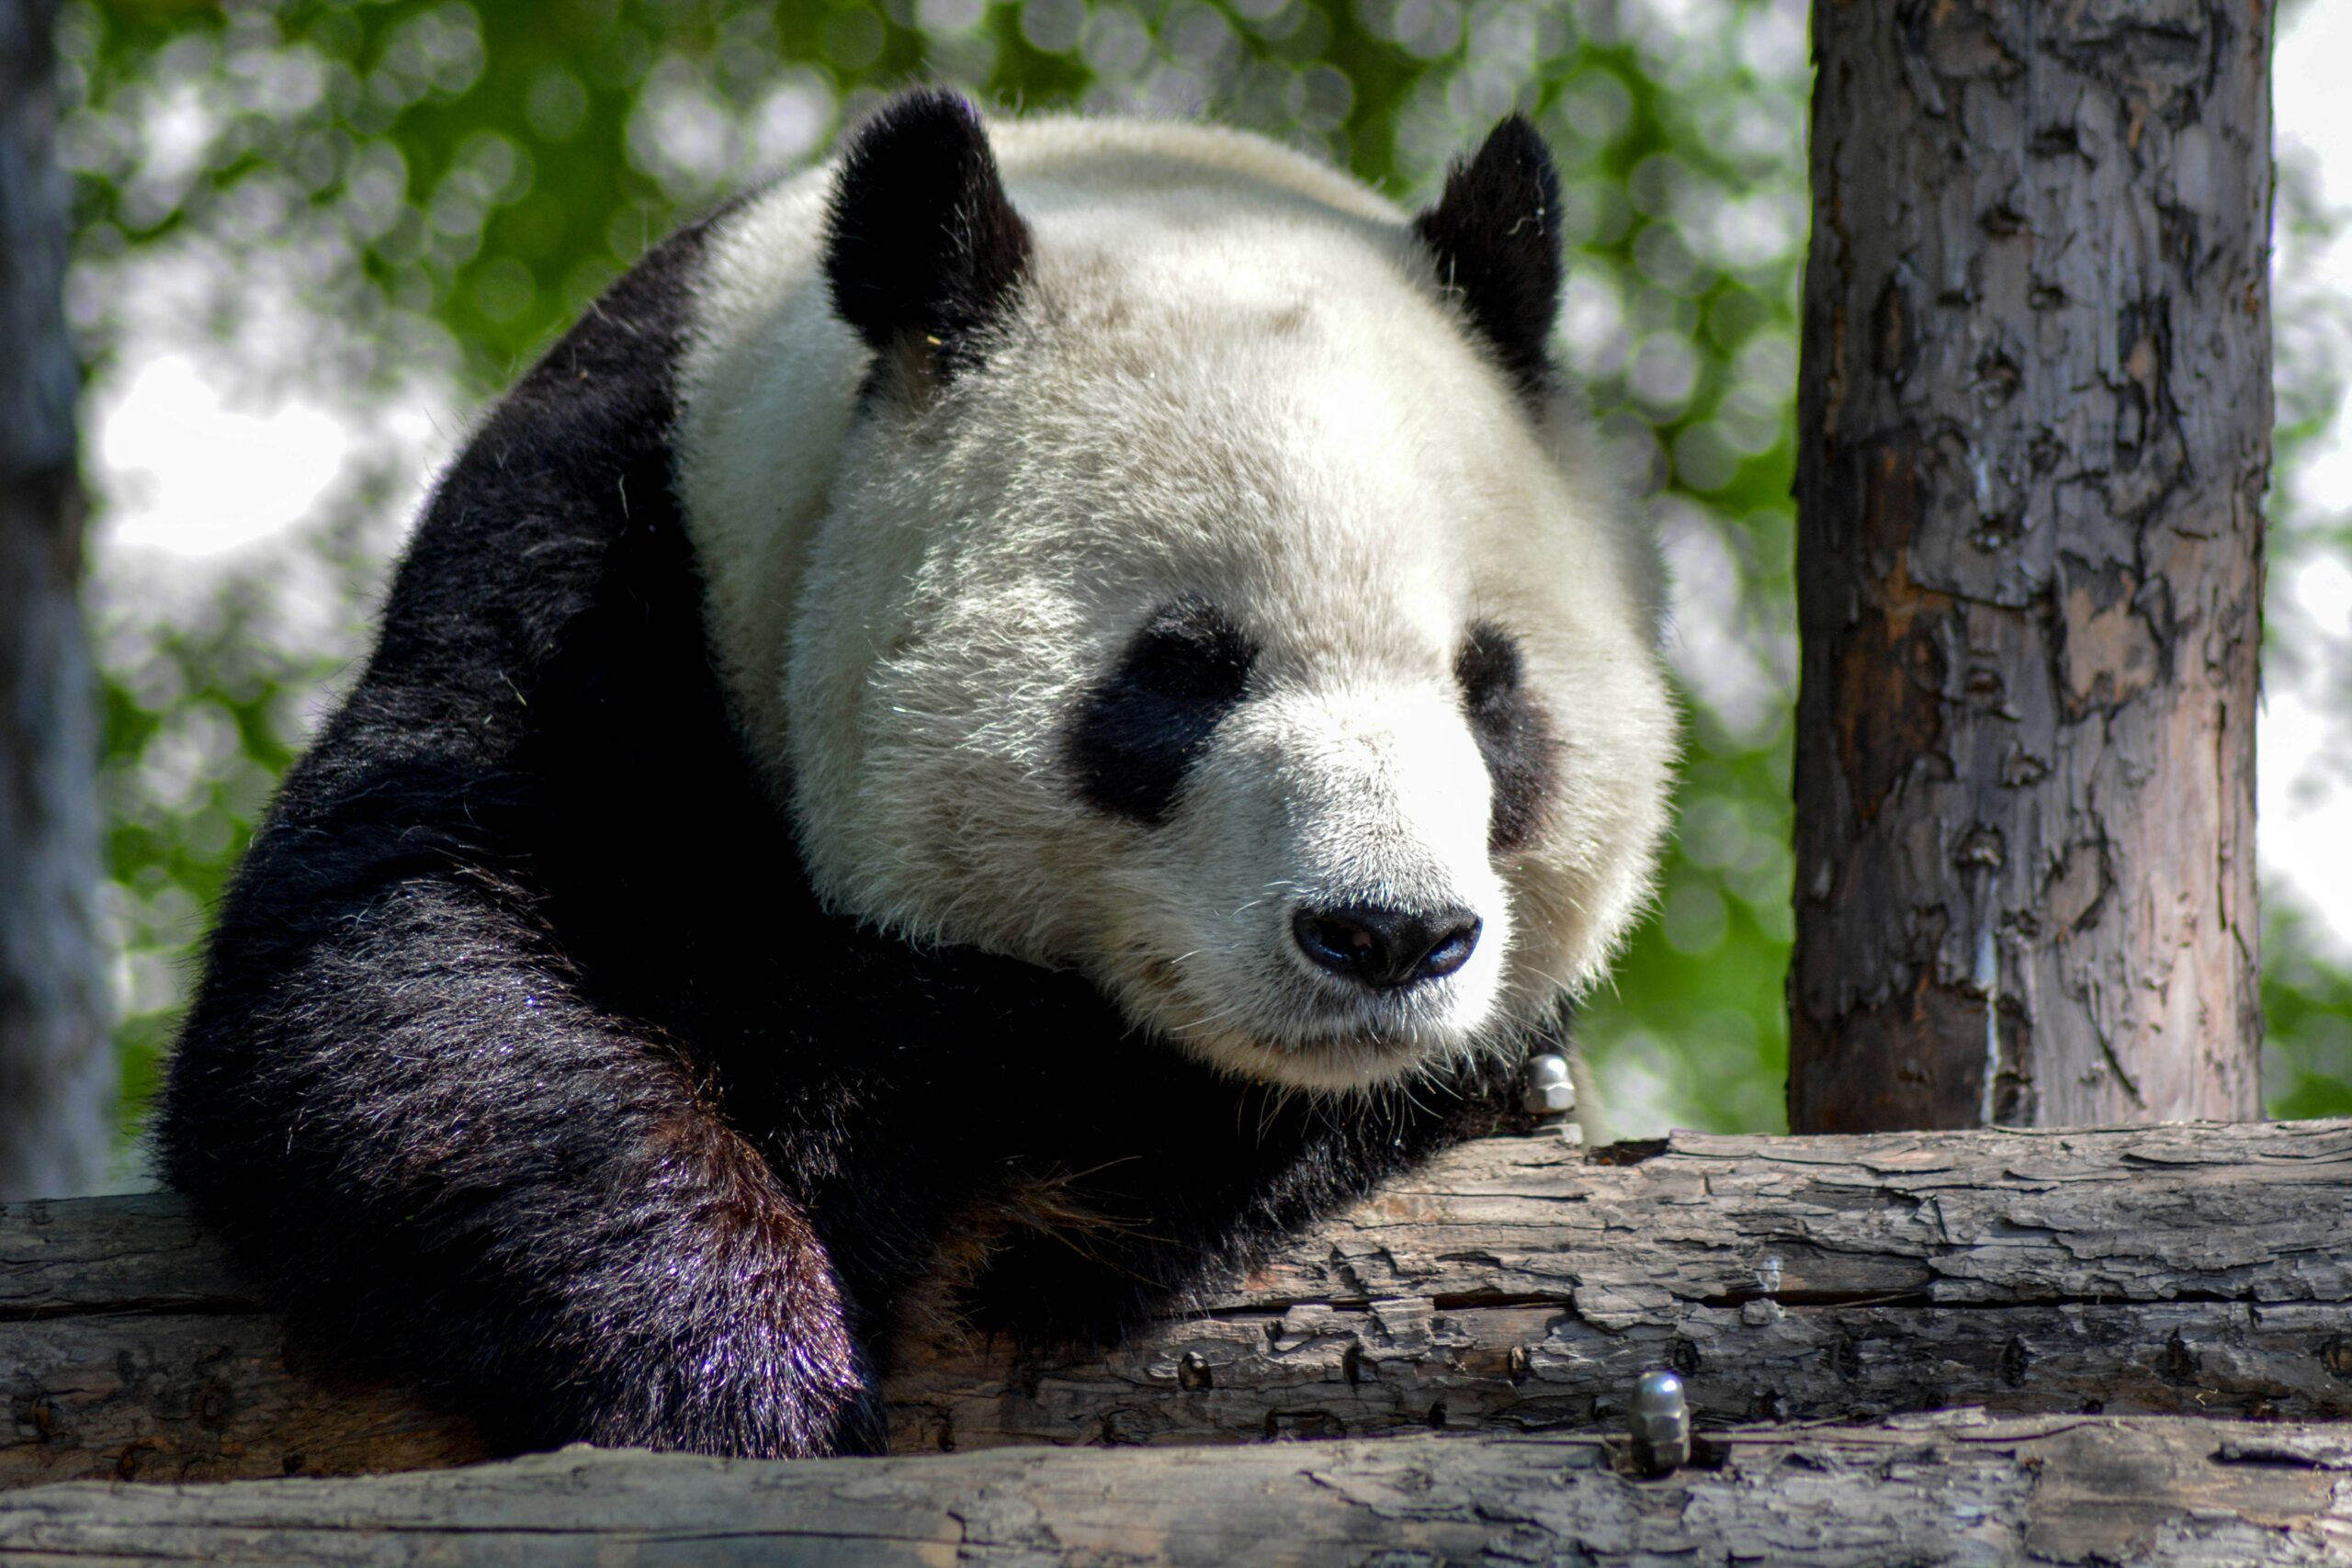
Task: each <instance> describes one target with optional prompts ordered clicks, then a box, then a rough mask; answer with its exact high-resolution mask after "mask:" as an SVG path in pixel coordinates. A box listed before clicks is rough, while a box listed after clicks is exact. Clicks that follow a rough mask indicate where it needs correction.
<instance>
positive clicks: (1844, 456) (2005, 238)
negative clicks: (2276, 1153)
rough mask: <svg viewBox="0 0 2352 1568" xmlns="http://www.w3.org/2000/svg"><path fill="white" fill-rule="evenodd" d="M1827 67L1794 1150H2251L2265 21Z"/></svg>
mask: <svg viewBox="0 0 2352 1568" xmlns="http://www.w3.org/2000/svg"><path fill="white" fill-rule="evenodd" d="M1813 27H1814V49H1815V59H1816V62H1817V67H1818V72H1817V75H1816V79H1815V93H1814V120H1813V159H1812V164H1813V186H1814V232H1813V242H1812V249H1811V252H1810V254H1809V257H1808V260H1807V263H1806V271H1805V300H1804V376H1803V385H1802V388H1801V390H1800V394H1799V416H1798V417H1799V426H1798V428H1799V444H1798V452H1799V456H1798V475H1797V494H1798V502H1799V514H1800V525H1799V532H1798V546H1797V549H1798V574H1797V575H1798V603H1799V626H1800V632H1801V635H1802V637H1803V642H1804V662H1803V686H1802V692H1801V694H1800V696H1799V698H1798V705H1797V738H1798V739H1797V754H1796V803H1797V852H1796V861H1797V894H1796V907H1797V941H1796V957H1795V962H1794V965H1793V968H1792V973H1791V976H1790V986H1789V1001H1790V1025H1791V1042H1790V1078H1789V1112H1790V1115H1789V1119H1790V1125H1791V1126H1792V1128H1793V1129H1795V1130H1796V1131H1799V1132H1865V1131H1872V1130H1886V1129H1894V1128H1899V1127H1968V1126H1979V1125H1985V1124H1987V1123H1990V1122H2006V1123H2012V1124H2029V1125H2055V1124H2062V1123H2075V1122H2144V1121H2156V1120H2162V1119H2165V1118H2174V1117H2188V1116H2207V1117H2216V1118H2223V1119H2235V1118H2246V1117H2252V1116H2257V1115H2259V1114H2260V1113H2261V1098H2260V1088H2259V1082H2258V1077H2257V1066H2258V1052H2259V1046H2260V1041H2261V1014H2260V1009H2259V1002H2258V998H2257V996H2256V891H2255V861H2254V717H2255V695H2256V684H2255V682H2256V651H2257V647H2258V644H2259V642H2260V637H2261V587H2262V552H2261V541H2262V517H2261V502H2262V492H2263V488H2264V484H2265V482H2266V479H2267V473H2268V468H2269V457H2270V338H2269V332H2270V327H2269V317H2268V282H2267V267H2268V238H2269V208H2270V98H2269V45H2270V28H2271V18H2270V14H2269V11H2268V9H2267V7H2265V6H2261V5H2259V4H2257V5H2254V6H2244V5H2235V6H2225V5H2222V4H2220V3H2219V0H2089V3H2068V4H2063V5H2062V4H2052V3H2051V0H2018V3H2017V4H1994V3H1992V0H1958V3H1956V4H1939V5H1928V4H1925V3H1923V0H1906V3H1905V4H1901V5H1883V6H1881V5H1852V4H1848V3H1845V0H1817V3H1816V5H1815V9H1814V23H1813Z"/></svg>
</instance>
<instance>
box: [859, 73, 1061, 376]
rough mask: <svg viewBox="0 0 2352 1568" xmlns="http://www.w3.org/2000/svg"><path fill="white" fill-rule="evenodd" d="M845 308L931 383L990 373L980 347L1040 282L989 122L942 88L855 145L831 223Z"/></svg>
mask: <svg viewBox="0 0 2352 1568" xmlns="http://www.w3.org/2000/svg"><path fill="white" fill-rule="evenodd" d="M825 240H826V243H825V277H826V281H827V282H828V283H829V284H830V285H831V288H832V296H833V309H834V310H835V311H837V312H838V313H839V314H840V316H841V318H842V321H847V322H848V323H849V324H850V325H851V326H853V327H854V328H856V329H857V333H858V335H859V336H860V337H862V338H864V339H865V341H866V343H867V344H869V345H870V346H872V347H873V348H875V349H876V350H877V351H882V352H885V353H888V352H892V351H896V352H898V353H900V354H903V355H908V356H909V357H910V360H911V361H913V362H914V363H915V364H916V365H917V366H919V367H921V368H922V373H923V374H925V375H933V374H935V375H938V376H941V377H952V376H954V375H955V374H956V372H957V371H958V370H962V369H965V368H968V367H971V366H972V365H975V364H977V363H978V360H979V350H978V344H979V342H980V339H981V337H982V335H983V333H984V332H985V330H986V329H987V327H988V326H989V323H991V322H992V321H997V320H998V319H999V318H1001V316H1002V315H1003V313H1004V312H1005V311H1006V310H1008V309H1009V308H1010V307H1011V306H1012V302H1013V300H1014V299H1015V298H1016V297H1017V296H1018V294H1019V292H1020V289H1021V287H1022V284H1023V280H1024V279H1025V278H1026V277H1027V276H1028V273H1029V226H1028V225H1027V224H1026V223H1023V221H1022V220H1021V215H1020V214H1019V213H1017V212H1015V211H1014V210H1013V209H1012V201H1011V200H1010V199H1009V198H1007V197H1006V196H1005V193H1004V182H1003V180H1002V178H1001V176H1000V175H998V173H997V166H996V154H995V153H994V152H990V151H989V139H988V133H987V131H985V130H982V129H981V126H980V116H979V111H978V109H976V108H974V107H972V106H971V104H970V103H969V102H968V101H967V100H966V99H965V98H963V97H961V96H958V95H956V94H955V93H951V92H949V91H947V90H946V89H944V88H938V87H932V88H924V89H922V90H920V91H916V92H911V93H908V94H905V95H903V96H899V97H897V98H894V99H892V100H891V101H890V102H889V103H888V104H886V105H884V106H883V107H882V108H881V110H880V111H879V112H878V113H876V115H875V116H874V118H872V119H870V120H867V121H866V122H865V125H864V126H863V127H861V128H860V129H859V130H858V131H857V134H856V135H855V136H854V138H853V139H852V140H851V141H850V144H849V150H848V152H847V153H846V154H844V156H843V157H842V168H841V175H840V177H839V178H838V179H837V180H836V181H835V183H834V186H833V198H832V205H831V210H830V212H829V213H828V215H827V220H826V235H825Z"/></svg>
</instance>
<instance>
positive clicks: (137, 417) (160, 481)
mask: <svg viewBox="0 0 2352 1568" xmlns="http://www.w3.org/2000/svg"><path fill="white" fill-rule="evenodd" d="M90 414H91V418H92V423H93V425H94V428H95V429H96V435H97V439H96V452H97V456H98V461H99V462H100V463H101V464H102V465H104V468H105V480H104V482H105V487H106V491H107V527H108V529H109V530H110V531H111V533H112V535H113V536H114V540H115V542H117V543H119V544H122V545H127V546H131V547H143V546H153V547H161V548H164V549H168V550H172V551H175V552H176V553H178V554H181V555H187V556H209V555H217V554H219V553H220V551H222V550H228V549H233V548H235V547H238V546H241V545H248V544H252V543H254V541H255V540H258V539H263V538H266V537H267V536H270V535H272V534H275V533H277V531H278V530H279V529H281V528H284V527H286V526H287V525H289V524H293V523H298V522H300V521H301V519H302V518H303V517H305V516H307V515H308V514H309V513H310V511H311V507H312V506H313V505H315V504H316V503H317V502H318V501H319V500H320V498H321V497H322V496H324V495H325V494H326V492H327V489H328V487H329V486H331V485H332V484H334V480H335V478H336V476H337V475H338V474H340V473H341V472H342V471H343V464H344V459H345V456H346V455H348V453H349V452H350V449H351V441H350V438H349V436H348V435H347V434H345V430H344V427H343V425H342V424H341V423H340V422H338V421H337V420H335V419H334V417H332V416H331V415H329V414H328V413H326V412H323V411H322V410H321V409H319V408H318V407H316V406H315V405H312V404H310V403H307V402H304V401H302V400H297V399H288V400H284V401H281V402H279V403H278V404H277V406H275V407H273V408H270V409H268V410H267V411H266V412H247V411H245V410H243V409H238V408H233V407H231V406H230V405H229V403H228V401H227V400H226V399H225V398H224V397H223V395H222V393H221V390H220V388H219V387H217V386H215V385H214V384H213V383H212V382H211V381H209V380H207V379H206V378H205V377H204V376H203V374H202V373H201V372H200V371H198V368H197V367H196V362H195V361H194V360H192V359H190V358H189V357H188V356H187V355H185V354H182V353H178V352H174V351H166V352H164V353H162V354H158V355H154V356H153V358H150V359H148V360H146V361H145V362H144V363H143V364H141V365H140V366H139V367H138V368H137V369H136V370H134V371H132V372H131V373H130V375H129V376H127V377H124V378H122V379H120V380H119V381H116V382H113V383H111V384H109V385H107V387H106V388H105V389H104V390H103V391H102V392H100V393H99V395H98V397H97V398H96V400H95V406H94V407H93V408H92V409H91V410H90Z"/></svg>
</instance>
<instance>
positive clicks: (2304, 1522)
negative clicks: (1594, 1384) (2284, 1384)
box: [0, 1413, 2352, 1568]
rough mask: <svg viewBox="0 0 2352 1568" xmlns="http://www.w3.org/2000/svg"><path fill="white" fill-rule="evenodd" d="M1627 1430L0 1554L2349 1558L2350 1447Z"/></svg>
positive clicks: (740, 1474) (284, 1498)
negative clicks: (1671, 1444) (1631, 1441)
mask: <svg viewBox="0 0 2352 1568" xmlns="http://www.w3.org/2000/svg"><path fill="white" fill-rule="evenodd" d="M2346 1551H2352V1441H2347V1440H2346V1436H2345V1434H2344V1433H2342V1432H2341V1431H2331V1430H2329V1429H2326V1428H2322V1427H2296V1426H2262V1427H2255V1426H2237V1427H2233V1425H2232V1424H2230V1423H2228V1422H2222V1421H2211V1420H2200V1419H2193V1418H2181V1417H2141V1418H2138V1419H2134V1420H2119V1419H2115V1418H2111V1417H2107V1418H2102V1417H2089V1418H2084V1417H2075V1418H2066V1419H2056V1420H2052V1419H2046V1418H2045V1419H2041V1420H2035V1421H2025V1422H2007V1423H1993V1422H1988V1421H1986V1420H1985V1418H1984V1417H1983V1416H1982V1415H1980V1414H1976V1413H1955V1414H1952V1415H1950V1416H1944V1417H1941V1418H1939V1419H1934V1420H1928V1421H1915V1422H1907V1423H1888V1424H1886V1425H1883V1426H1880V1427H1868V1428H1862V1429H1860V1430H1852V1429H1849V1430H1812V1431H1792V1430H1787V1429H1781V1428H1766V1429H1762V1430H1757V1429H1746V1430H1739V1431H1732V1432H1724V1433H1721V1434H1718V1435H1716V1436H1714V1437H1713V1439H1712V1440H1711V1441H1710V1442H1709V1444H1708V1445H1707V1448H1706V1451H1705V1453H1704V1454H1703V1456H1702V1468H1694V1469H1690V1470H1684V1471H1679V1472H1675V1473H1674V1474H1672V1475H1670V1476H1668V1477H1665V1478H1663V1479H1658V1480H1648V1479H1642V1478H1638V1477H1635V1476H1634V1475H1632V1474H1630V1473H1628V1472H1626V1471H1625V1470H1624V1469H1623V1455H1622V1454H1621V1453H1620V1452H1619V1450H1618V1446H1617V1445H1615V1444H1612V1443H1611V1442H1608V1441H1606V1440H1603V1439H1600V1438H1493V1437H1489V1438H1430V1437H1424V1438H1405V1439H1399V1440H1392V1441H1387V1442H1340V1443H1285V1444H1278V1445H1271V1446H1267V1447H1262V1448H1258V1449H1253V1450H1222V1451H1210V1450H1198V1449H1193V1450H1124V1451H1111V1452H1069V1451H1054V1450H1046V1451H1042V1452H1041V1451H1037V1450H1029V1451H1025V1452H1024V1451H1001V1452H997V1453H989V1454H958V1455H952V1456H939V1455H934V1456H932V1457H928V1458H911V1459H888V1460H817V1461H800V1462H789V1461H787V1462H776V1461H767V1462H732V1463H730V1462H729V1461H719V1460H705V1459H691V1458H685V1457H682V1456H665V1455H657V1454H647V1453H638V1452H629V1451H626V1450H623V1451H598V1450H587V1449H570V1450H563V1451H562V1452H560V1453H552V1454H542V1455H537V1456H535V1457H533V1458H530V1459H525V1460H518V1461H511V1462H509V1463H505V1464H500V1465H494V1466H490V1467H487V1468H483V1469H479V1470H468V1471H458V1472H442V1473H438V1474H431V1475H418V1476H372V1477H368V1478H367V1479H364V1480H357V1481H314V1480H308V1479H296V1480H280V1481H262V1482H250V1483H242V1484H237V1485H230V1486H218V1487H161V1486H157V1487H137V1488H122V1487H110V1486H94V1485H89V1484H86V1483H85V1484H78V1485H64V1486H53V1487H43V1488H41V1489H40V1490H38V1491H33V1492H26V1493H18V1494H17V1495H15V1496H13V1497H11V1498H10V1499H9V1502H8V1506H7V1507H6V1510H5V1511H0V1558H6V1560H7V1561H8V1562H10V1563H21V1564H24V1565H25V1568H37V1565H49V1564H54V1565H56V1568H65V1565H67V1564H73V1565H74V1568H86V1565H87V1564H89V1563H91V1562H152V1561H172V1562H199V1561H200V1562H244V1563H302V1564H306V1565H308V1564H332V1563H354V1564H366V1565H368V1568H398V1565H400V1564H406V1563H427V1562H430V1563H438V1564H462V1563H481V1564H497V1563H516V1564H529V1565H530V1568H542V1565H560V1564H568V1563H580V1564H583V1565H584V1564H590V1563H595V1564H603V1563H608V1562H641V1563H679V1564H687V1563H692V1564H695V1565H697V1568H699V1565H702V1564H726V1563H755V1562H756V1563H774V1562H790V1563H795V1564H831V1563H840V1564H843V1565H844V1568H847V1565H851V1564H856V1565H865V1564H876V1565H884V1568H888V1565H892V1564H900V1563H905V1564H917V1563H920V1564H925V1565H937V1564H943V1563H975V1564H995V1565H1001V1568H1012V1565H1015V1564H1020V1565H1024V1568H1026V1565H1042V1564H1046V1563H1058V1562H1082V1563H1089V1564H1101V1565H1108V1564H1118V1563H1146V1562H1150V1563H1173V1564H1200V1565H1202V1568H1227V1564H1231V1563H1237V1562H1250V1563H1293V1564H1300V1565H1302V1568H1320V1565H1323V1564H1334V1565H1336V1564H1341V1563H1345V1564H1350V1565H1351V1568H1353V1565H1357V1564H1367V1563H1369V1564H1379V1565H1381V1568H1408V1565H1409V1568H1434V1565H1436V1564H1439V1563H1449V1562H1451V1563H1473V1562H1482V1563H1506V1562H1509V1563H1524V1562H1552V1563H1579V1564H1588V1565H1592V1568H1600V1565H1604V1564H1605V1565H1608V1568H1698V1565H1702V1564H1725V1565H1728V1564H1733V1563H1754V1562H1770V1563H1776V1564H1786V1565H1789V1568H1826V1565H1829V1564H1838V1565H1841V1568H1886V1565H1887V1564H1890V1563H1902V1564H1905V1565H1906V1568H1935V1565H1939V1564H1955V1565H1957V1564H1963V1563H1965V1564H1973V1565H1980V1568H1981V1565H1983V1564H1987V1563H2000V1562H2026V1561H2029V1560H2030V1561H2032V1562H2039V1563H2044V1564H2054V1565H2065V1564H2082V1565H2085V1568H2088V1565H2091V1564H2098V1565H2101V1568H2109V1565H2112V1564H2116V1563H2121V1562H2164V1563H2167V1564H2177V1565H2180V1568H2196V1565H2200V1564H2211V1565H2212V1568H2223V1565H2226V1568H2258V1565H2267V1564H2274V1563H2298V1564H2301V1563H2312V1564H2318V1563H2341V1562H2343V1561H2344V1560H2345V1559H2344V1554H2345V1553H2346Z"/></svg>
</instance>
